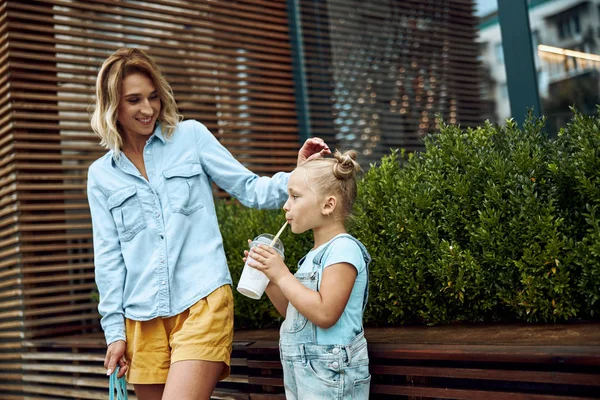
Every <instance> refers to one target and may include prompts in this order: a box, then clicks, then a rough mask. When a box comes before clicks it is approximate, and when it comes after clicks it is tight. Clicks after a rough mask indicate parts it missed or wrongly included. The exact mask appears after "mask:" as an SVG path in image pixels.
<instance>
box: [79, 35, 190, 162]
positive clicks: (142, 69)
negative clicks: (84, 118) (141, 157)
mask: <svg viewBox="0 0 600 400" xmlns="http://www.w3.org/2000/svg"><path fill="white" fill-rule="evenodd" d="M134 73H141V74H144V75H146V76H147V77H148V78H149V79H150V80H151V81H152V83H153V84H154V86H155V87H156V91H157V93H158V97H159V98H160V103H161V107H160V113H159V115H158V118H157V121H158V122H159V123H160V124H161V127H162V133H163V135H164V136H165V138H167V139H168V138H170V137H171V136H172V135H173V132H174V131H175V127H176V126H177V123H179V122H180V121H181V120H182V119H183V117H182V116H181V114H179V112H178V110H177V104H176V103H175V97H174V96H173V90H172V89H171V86H169V83H168V82H167V80H166V79H165V77H164V76H163V74H162V72H161V71H160V69H159V68H158V66H157V65H156V63H155V62H154V60H153V59H152V58H151V57H150V56H148V54H146V53H145V52H144V51H143V50H141V49H136V48H126V47H123V48H120V49H118V50H117V51H115V52H114V53H113V54H111V55H110V56H109V57H108V58H107V59H106V60H105V61H104V63H103V64H102V67H100V72H98V77H97V78H96V98H95V104H94V108H93V112H92V116H91V118H90V125H91V126H92V129H93V130H94V132H96V134H97V135H98V136H100V139H101V140H100V144H101V145H102V146H104V147H106V148H108V149H110V150H112V151H114V152H115V155H116V156H118V155H119V153H120V151H121V146H122V145H123V140H122V138H121V132H120V130H119V128H120V127H119V123H118V121H117V118H118V115H117V114H118V108H119V101H120V100H121V85H122V83H123V79H125V78H126V77H127V76H129V75H131V74H134Z"/></svg>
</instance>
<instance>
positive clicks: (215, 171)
mask: <svg viewBox="0 0 600 400" xmlns="http://www.w3.org/2000/svg"><path fill="white" fill-rule="evenodd" d="M186 122H187V121H186ZM189 123H192V124H193V125H192V127H193V130H194V138H195V144H196V151H197V153H198V157H199V159H200V163H201V164H202V168H203V169H204V171H206V173H207V174H208V176H209V177H210V178H211V179H212V180H213V181H214V182H215V183H216V184H217V185H219V187H221V188H222V189H223V190H225V191H226V192H227V193H229V194H231V195H232V196H234V197H235V198H237V199H238V200H239V201H240V202H241V203H242V204H243V205H245V206H246V207H253V208H279V207H280V206H281V205H283V203H284V202H285V200H286V199H287V182H288V179H289V173H286V172H278V173H276V174H274V175H273V176H272V177H271V178H269V177H266V176H258V175H256V174H255V173H253V172H251V171H250V170H248V169H247V168H246V167H245V166H244V165H242V164H241V163H240V162H239V161H237V160H236V159H235V158H234V157H233V155H232V154H231V153H230V152H229V150H227V149H226V148H225V147H224V146H223V145H222V144H221V143H220V142H219V141H218V140H217V139H216V138H215V137H214V136H213V134H212V133H210V131H209V130H208V129H207V128H206V127H205V126H204V125H202V124H201V123H199V122H198V121H189ZM328 152H329V147H327V145H326V144H325V142H323V141H322V140H320V139H316V138H312V139H309V140H307V142H306V143H305V144H304V145H303V146H302V148H301V149H300V152H299V153H298V154H299V155H298V160H301V159H302V160H305V159H307V158H311V157H318V156H320V155H321V154H328Z"/></svg>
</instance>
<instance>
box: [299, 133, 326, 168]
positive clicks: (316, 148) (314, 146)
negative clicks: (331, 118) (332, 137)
mask: <svg viewBox="0 0 600 400" xmlns="http://www.w3.org/2000/svg"><path fill="white" fill-rule="evenodd" d="M328 154H331V150H329V146H327V143H325V141H324V140H323V139H321V138H317V137H313V138H309V139H306V141H305V142H304V144H303V145H302V148H301V149H300V151H299V152H298V165H300V164H302V163H305V162H306V161H308V160H312V159H314V158H321V157H325V156H326V155H328Z"/></svg>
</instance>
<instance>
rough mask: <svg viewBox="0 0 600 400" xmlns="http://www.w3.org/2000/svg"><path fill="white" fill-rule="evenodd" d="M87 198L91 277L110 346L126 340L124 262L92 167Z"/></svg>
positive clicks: (110, 216)
mask: <svg viewBox="0 0 600 400" xmlns="http://www.w3.org/2000/svg"><path fill="white" fill-rule="evenodd" d="M87 195H88V202H89V205H90V212H91V215H92V231H93V238H94V274H95V279H96V285H97V287H98V292H99V294H100V303H99V304H98V311H99V313H100V315H101V316H102V319H101V320H100V323H101V325H102V329H103V330H104V335H105V337H106V343H107V344H111V343H114V342H116V341H118V340H125V317H124V314H125V313H124V311H123V285H124V282H125V263H124V261H123V255H122V253H121V245H120V242H119V235H118V232H117V227H116V226H115V223H114V220H113V217H112V214H111V213H110V211H109V209H108V203H107V197H106V195H105V194H104V193H103V191H102V190H101V188H100V187H99V185H98V184H97V182H96V179H95V176H94V171H93V167H92V168H90V171H89V173H88V184H87Z"/></svg>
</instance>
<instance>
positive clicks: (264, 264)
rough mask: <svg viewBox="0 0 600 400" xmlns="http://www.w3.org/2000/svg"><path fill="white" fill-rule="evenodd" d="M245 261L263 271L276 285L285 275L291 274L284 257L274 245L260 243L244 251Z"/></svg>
mask: <svg viewBox="0 0 600 400" xmlns="http://www.w3.org/2000/svg"><path fill="white" fill-rule="evenodd" d="M244 255H245V256H246V257H245V260H244V261H245V262H248V265H249V266H251V267H252V268H256V269H257V270H259V271H262V272H263V273H264V274H265V275H266V276H267V278H269V280H270V281H271V282H273V283H274V284H275V285H277V284H278V282H279V281H280V280H281V279H282V278H283V277H285V276H288V275H291V272H290V270H289V269H288V267H287V266H286V265H285V263H284V262H283V259H282V258H281V256H280V255H279V253H277V252H276V251H275V249H273V248H272V247H269V246H265V245H262V244H261V245H258V246H255V247H253V248H252V249H251V250H250V253H248V251H244Z"/></svg>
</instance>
